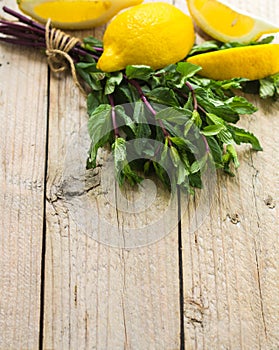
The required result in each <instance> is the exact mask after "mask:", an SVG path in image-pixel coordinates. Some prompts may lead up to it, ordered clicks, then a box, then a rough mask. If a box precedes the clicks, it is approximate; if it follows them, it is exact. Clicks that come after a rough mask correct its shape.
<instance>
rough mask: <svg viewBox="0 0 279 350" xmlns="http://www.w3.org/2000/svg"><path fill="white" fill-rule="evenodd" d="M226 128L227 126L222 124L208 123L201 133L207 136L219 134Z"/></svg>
mask: <svg viewBox="0 0 279 350" xmlns="http://www.w3.org/2000/svg"><path fill="white" fill-rule="evenodd" d="M224 129H225V126H224V125H222V124H217V125H207V126H205V127H204V128H203V129H202V131H201V133H202V134H203V135H205V136H214V135H217V134H219V133H220V131H221V130H224Z"/></svg>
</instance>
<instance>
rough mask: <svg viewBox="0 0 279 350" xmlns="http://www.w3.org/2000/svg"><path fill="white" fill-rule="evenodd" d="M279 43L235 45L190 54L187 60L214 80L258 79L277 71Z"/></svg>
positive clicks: (201, 73) (278, 70)
mask: <svg viewBox="0 0 279 350" xmlns="http://www.w3.org/2000/svg"><path fill="white" fill-rule="evenodd" d="M278 57H279V44H263V45H251V46H242V47H235V48H231V49H226V50H220V51H213V52H208V53H202V54H200V55H196V56H192V57H189V58H188V59H187V61H188V62H190V63H193V64H196V65H198V66H201V67H202V70H201V71H200V72H199V74H200V75H201V76H203V77H206V78H209V79H214V80H227V79H233V78H247V79H250V80H258V79H262V78H265V77H268V76H270V75H273V74H276V73H279V60H278Z"/></svg>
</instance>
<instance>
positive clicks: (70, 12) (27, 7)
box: [18, 0, 143, 29]
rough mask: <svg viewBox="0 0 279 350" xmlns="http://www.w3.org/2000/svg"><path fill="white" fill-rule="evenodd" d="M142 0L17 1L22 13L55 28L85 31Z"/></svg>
mask: <svg viewBox="0 0 279 350" xmlns="http://www.w3.org/2000/svg"><path fill="white" fill-rule="evenodd" d="M142 1H143V0H18V6H19V8H20V10H21V11H22V12H24V13H25V14H27V15H29V16H31V17H33V18H34V19H36V20H37V21H39V22H42V23H44V22H46V21H47V20H48V19H49V18H50V19H51V21H52V25H53V26H54V27H56V28H64V29H85V28H92V27H97V26H99V25H102V24H104V23H106V22H108V21H109V20H110V19H111V18H112V17H113V16H114V15H115V14H116V13H118V12H119V11H120V10H122V9H124V8H126V7H129V6H134V5H138V4H140V3H141V2H142Z"/></svg>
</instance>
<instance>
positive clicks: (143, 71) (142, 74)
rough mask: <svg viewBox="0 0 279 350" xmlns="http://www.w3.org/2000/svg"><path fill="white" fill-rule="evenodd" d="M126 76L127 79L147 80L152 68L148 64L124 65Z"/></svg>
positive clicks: (152, 71)
mask: <svg viewBox="0 0 279 350" xmlns="http://www.w3.org/2000/svg"><path fill="white" fill-rule="evenodd" d="M125 73H126V76H127V78H128V79H139V80H144V81H148V80H149V78H150V77H151V75H152V73H154V70H153V69H152V68H150V67H149V66H144V65H133V66H127V67H126V72H125Z"/></svg>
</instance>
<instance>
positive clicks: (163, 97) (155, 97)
mask: <svg viewBox="0 0 279 350" xmlns="http://www.w3.org/2000/svg"><path fill="white" fill-rule="evenodd" d="M146 95H147V97H148V98H149V99H150V100H152V101H154V102H156V103H160V104H162V105H167V106H173V107H179V102H178V100H177V97H176V95H175V93H174V91H173V90H171V89H169V88H167V87H158V88H156V89H154V90H151V91H149V92H148V93H147V94H146Z"/></svg>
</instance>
